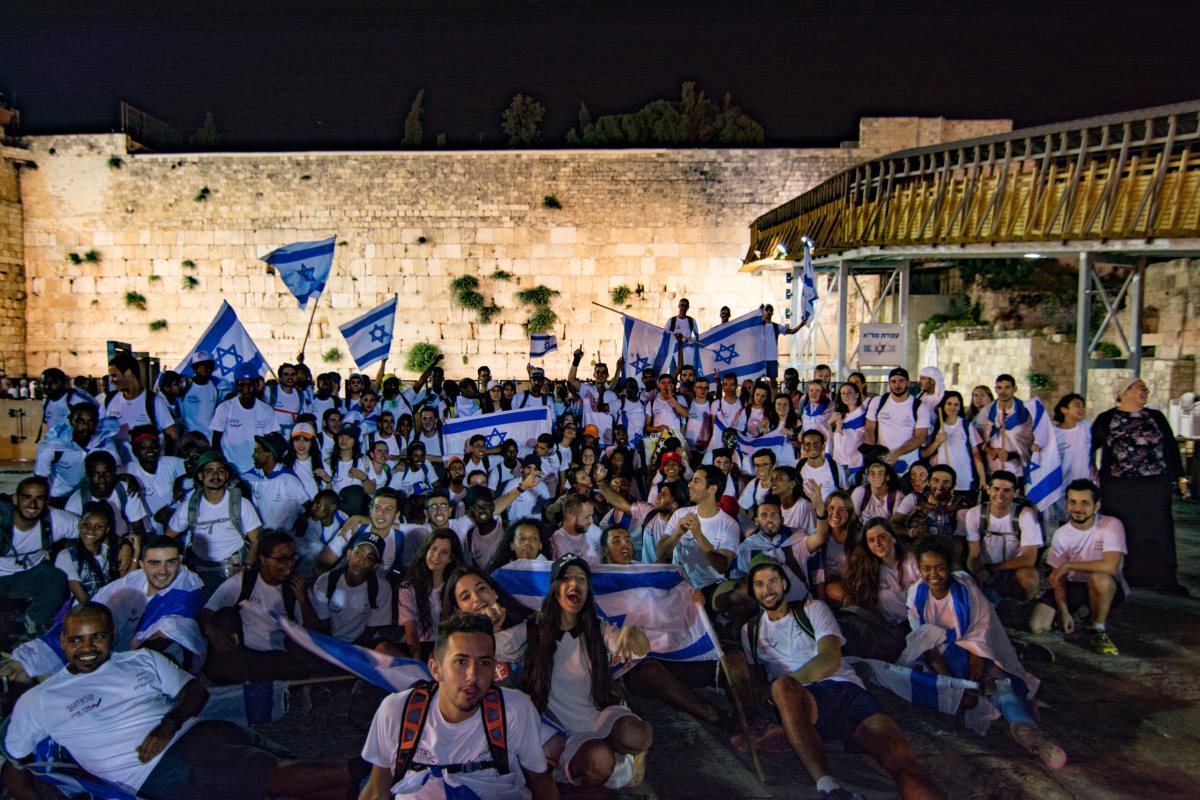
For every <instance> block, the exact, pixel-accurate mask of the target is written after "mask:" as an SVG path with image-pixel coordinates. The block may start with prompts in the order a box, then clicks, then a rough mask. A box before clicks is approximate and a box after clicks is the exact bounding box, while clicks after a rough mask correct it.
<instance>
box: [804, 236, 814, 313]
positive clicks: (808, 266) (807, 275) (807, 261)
mask: <svg viewBox="0 0 1200 800" xmlns="http://www.w3.org/2000/svg"><path fill="white" fill-rule="evenodd" d="M816 302H817V277H816V276H815V275H814V274H813V265H812V241H811V240H810V239H809V238H808V237H807V236H805V237H804V272H803V273H802V274H801V278H800V322H801V323H806V322H808V321H809V320H811V319H812V318H813V316H814V315H815V310H816Z"/></svg>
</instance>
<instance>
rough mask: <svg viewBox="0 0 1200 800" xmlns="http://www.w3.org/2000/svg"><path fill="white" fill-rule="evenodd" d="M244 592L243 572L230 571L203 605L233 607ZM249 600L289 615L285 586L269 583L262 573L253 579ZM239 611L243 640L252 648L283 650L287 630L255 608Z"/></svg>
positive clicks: (298, 600) (212, 608)
mask: <svg viewBox="0 0 1200 800" xmlns="http://www.w3.org/2000/svg"><path fill="white" fill-rule="evenodd" d="M241 593H242V574H241V573H240V572H239V573H238V574H236V575H230V576H229V577H228V578H226V579H225V581H224V583H222V584H221V585H220V586H218V587H217V590H216V591H215V592H213V596H212V597H210V598H208V602H207V603H205V604H204V607H205V608H207V609H208V610H209V611H220V610H221V609H222V608H232V607H233V606H235V605H237V599H238V597H239V596H240V595H241ZM247 602H248V603H252V604H253V605H256V606H258V607H259V608H261V609H263V610H264V611H274V612H275V613H276V614H278V615H279V616H281V617H286V616H287V615H288V614H287V608H286V607H285V606H284V603H283V587H282V585H280V586H268V585H267V584H266V582H264V581H263V579H262V576H261V575H259V576H258V577H257V578H255V579H254V589H253V590H251V592H250V597H249V598H247ZM238 614H239V615H240V616H241V618H242V644H244V645H245V646H246V647H247V648H248V649H250V650H258V651H260V652H266V651H269V650H282V649H283V640H284V638H285V637H284V633H283V631H282V630H281V629H280V628H279V626H278V625H276V624H275V622H274V621H273V620H272V619H271V618H270V617H268V616H266V615H265V614H256V613H254V612H253V611H247V610H245V609H244V608H243V609H239V610H238ZM299 616H300V598H296V611H295V617H293V618H292V619H294V620H295V621H296V622H300V621H301V620H300V619H298V617H299Z"/></svg>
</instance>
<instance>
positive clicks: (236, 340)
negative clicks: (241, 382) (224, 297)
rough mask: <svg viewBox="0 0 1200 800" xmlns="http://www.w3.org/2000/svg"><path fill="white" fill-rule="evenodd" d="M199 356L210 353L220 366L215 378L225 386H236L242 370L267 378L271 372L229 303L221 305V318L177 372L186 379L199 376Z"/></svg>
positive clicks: (214, 372)
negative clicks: (195, 359) (194, 365)
mask: <svg viewBox="0 0 1200 800" xmlns="http://www.w3.org/2000/svg"><path fill="white" fill-rule="evenodd" d="M197 352H203V353H207V354H208V355H209V356H210V357H211V358H212V360H213V361H214V362H216V366H215V368H214V369H213V377H214V378H216V379H217V381H218V382H220V383H221V384H223V385H225V386H229V385H232V384H233V382H234V378H233V376H234V373H235V372H237V370H238V367H242V366H247V365H249V367H250V368H251V369H253V370H254V371H255V372H256V373H258V374H259V375H262V376H264V377H265V376H266V374H267V373H268V372H270V371H271V367H270V366H269V365H268V364H267V360H266V359H265V358H263V354H262V352H261V351H260V350H259V349H258V346H257V345H256V344H254V340H253V339H251V338H250V334H248V333H246V329H245V328H244V327H242V322H241V320H239V319H238V316H237V314H236V313H234V310H233V306H231V305H229V303H228V302H227V301H226V302H223V303H221V310H220V311H218V312H217V316H216V317H214V318H213V321H212V323H210V324H209V326H208V329H207V330H205V331H204V335H203V336H201V337H200V341H198V342H196V346H195V347H193V348H192V349H191V350H190V351H189V352H188V354H187V355H186V356H185V357H184V359H183V361H182V362H180V364H179V366H178V367H176V368H175V371H176V372H178V373H179V374H180V375H185V376H190V375H193V374H195V373H193V372H192V354H194V353H197Z"/></svg>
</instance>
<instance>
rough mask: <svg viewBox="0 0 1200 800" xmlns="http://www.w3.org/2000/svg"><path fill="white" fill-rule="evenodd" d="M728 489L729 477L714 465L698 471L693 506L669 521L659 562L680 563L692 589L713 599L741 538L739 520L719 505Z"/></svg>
mask: <svg viewBox="0 0 1200 800" xmlns="http://www.w3.org/2000/svg"><path fill="white" fill-rule="evenodd" d="M724 487H725V475H724V474H723V473H722V472H721V470H719V469H718V468H717V467H715V466H713V465H712V464H704V465H702V466H700V467H699V468H698V469H697V470H696V474H695V475H693V476H692V480H691V481H690V482H689V483H688V499H689V500H691V502H692V505H690V506H686V507H684V508H681V509H679V510H678V511H676V512H675V513H674V514H672V515H671V519H670V521H668V522H667V530H666V533H665V534H664V535H663V538H662V540H661V541H660V542H659V543H658V551H657V554H656V555H657V556H658V562H659V563H660V564H678V565H679V566H681V567H682V568H683V574H684V575H685V576H686V577H687V579H688V582H689V583H691V584H692V588H694V589H698V590H699V591H701V592H702V593H703V594H704V600H705V603H706V604H707V603H709V602H710V601H711V600H712V596H713V593H714V592H715V591H716V588H717V586H719V585H720V583H721V581H722V580H724V577H725V573H726V572H727V571H728V570H729V565H730V564H731V563H732V562H733V555H734V552H735V551H736V550H737V546H738V543H739V541H740V539H741V531H740V530H739V529H738V525H737V520H735V519H734V518H733V517H731V516H729V515H728V514H726V513H725V512H724V511H722V510H721V509H720V507H719V506H718V505H717V498H718V497H719V496H720V494H721V491H722V490H723V489H724Z"/></svg>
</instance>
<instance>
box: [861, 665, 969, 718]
mask: <svg viewBox="0 0 1200 800" xmlns="http://www.w3.org/2000/svg"><path fill="white" fill-rule="evenodd" d="M845 660H846V662H847V663H848V664H851V665H853V666H855V669H856V670H857V665H859V664H865V665H866V666H867V667H868V668H869V669H870V674H871V680H872V681H873V682H874V683H877V684H879V685H880V686H882V687H884V688H885V689H888V690H889V691H891V692H892V693H893V694H895V695H896V696H897V697H899V698H900V699H902V700H907V701H908V702H910V703H912V704H914V705H918V706H925V707H926V708H936V709H937V710H938V711H940V712H942V713H943V714H953V713H955V712H956V711H958V705H959V703H961V702H962V697H963V692H965V691H967V690H968V689H978V688H979V684H978V683H976V682H975V681H969V680H966V679H965V678H952V677H950V676H948V675H939V674H937V673H936V672H919V671H916V670H912V669H909V668H908V667H902V666H900V665H899V664H889V663H887V662H886V661H880V660H878V659H874V658H853V657H847V658H846V659H845Z"/></svg>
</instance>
